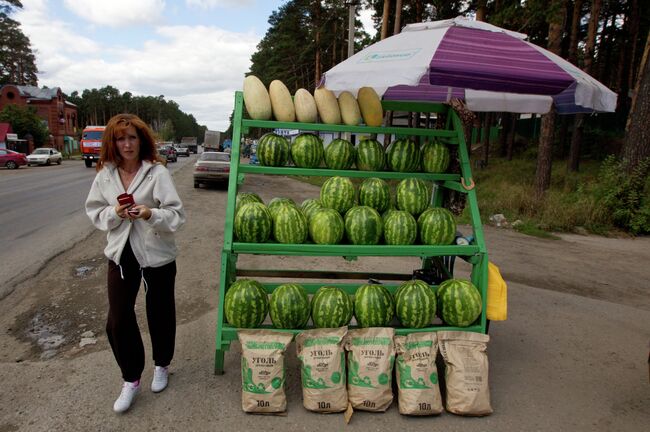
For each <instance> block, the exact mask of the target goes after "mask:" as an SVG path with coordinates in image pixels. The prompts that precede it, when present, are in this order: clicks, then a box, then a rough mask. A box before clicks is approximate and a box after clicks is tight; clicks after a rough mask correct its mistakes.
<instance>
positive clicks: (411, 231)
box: [384, 210, 418, 245]
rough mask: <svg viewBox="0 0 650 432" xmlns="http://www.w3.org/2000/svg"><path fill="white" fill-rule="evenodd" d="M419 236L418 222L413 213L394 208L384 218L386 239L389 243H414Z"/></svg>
mask: <svg viewBox="0 0 650 432" xmlns="http://www.w3.org/2000/svg"><path fill="white" fill-rule="evenodd" d="M417 237H418V223H417V221H416V220H415V218H414V217H413V215H412V214H411V213H409V212H407V211H403V210H393V211H391V212H390V214H389V215H388V216H386V218H384V240H385V241H386V244H388V245H412V244H413V243H415V240H416V239H417Z"/></svg>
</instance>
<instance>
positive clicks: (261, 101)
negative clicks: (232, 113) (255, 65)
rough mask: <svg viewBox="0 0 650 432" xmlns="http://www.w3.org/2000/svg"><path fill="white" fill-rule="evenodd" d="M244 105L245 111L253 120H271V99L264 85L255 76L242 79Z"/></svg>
mask: <svg viewBox="0 0 650 432" xmlns="http://www.w3.org/2000/svg"><path fill="white" fill-rule="evenodd" d="M244 104H245V105H246V111H248V115H249V116H251V118H252V119H253V120H269V119H270V118H271V113H272V111H271V98H270V97H269V92H268V91H266V87H265V86H264V83H263V82H262V81H260V79H259V78H258V77H256V76H255V75H248V76H247V77H246V78H244Z"/></svg>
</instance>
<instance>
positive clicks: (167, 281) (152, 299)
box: [106, 242, 176, 382]
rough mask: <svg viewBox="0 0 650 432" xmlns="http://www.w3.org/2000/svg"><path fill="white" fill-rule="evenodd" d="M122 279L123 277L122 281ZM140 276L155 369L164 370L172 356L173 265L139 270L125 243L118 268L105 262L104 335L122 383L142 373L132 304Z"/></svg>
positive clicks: (173, 318)
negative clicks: (106, 277) (160, 368)
mask: <svg viewBox="0 0 650 432" xmlns="http://www.w3.org/2000/svg"><path fill="white" fill-rule="evenodd" d="M122 276H124V277H123V278H122ZM142 276H144V280H145V284H144V285H145V290H146V296H145V299H146V304H147V322H148V323H149V333H150V336H151V346H152V349H153V360H154V364H155V365H156V366H167V365H169V363H170V362H171V360H172V357H173V356H174V343H175V339H176V306H175V303H174V283H175V280H176V261H173V262H171V263H169V264H166V265H164V266H162V267H155V268H154V267H148V268H144V269H140V266H139V264H138V261H137V260H136V258H135V255H133V251H132V250H131V245H130V244H129V242H127V243H126V246H125V247H124V252H122V257H121V271H120V266H118V265H117V264H115V263H114V262H113V261H111V260H109V261H108V319H107V322H106V333H107V334H108V341H109V342H110V344H111V348H112V349H113V355H114V356H115V360H117V364H118V365H119V366H120V369H121V370H122V378H124V381H129V382H133V381H137V380H139V379H140V376H141V375H142V371H143V370H144V345H143V344H142V337H141V336H140V328H139V327H138V321H137V319H136V315H135V309H134V307H135V301H136V298H137V296H138V291H139V289H140V282H141V278H142Z"/></svg>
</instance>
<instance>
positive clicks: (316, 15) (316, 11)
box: [313, 2, 321, 86]
mask: <svg viewBox="0 0 650 432" xmlns="http://www.w3.org/2000/svg"><path fill="white" fill-rule="evenodd" d="M320 12H321V11H320V2H315V3H314V30H315V31H316V36H315V44H316V56H315V65H314V66H315V67H314V84H313V85H315V86H317V85H318V83H319V82H320V74H321V60H320Z"/></svg>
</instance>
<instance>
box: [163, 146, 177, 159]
mask: <svg viewBox="0 0 650 432" xmlns="http://www.w3.org/2000/svg"><path fill="white" fill-rule="evenodd" d="M158 154H159V155H160V156H162V157H163V158H165V160H166V161H167V162H176V161H178V155H177V153H176V149H175V148H174V146H164V147H160V148H159V149H158Z"/></svg>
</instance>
